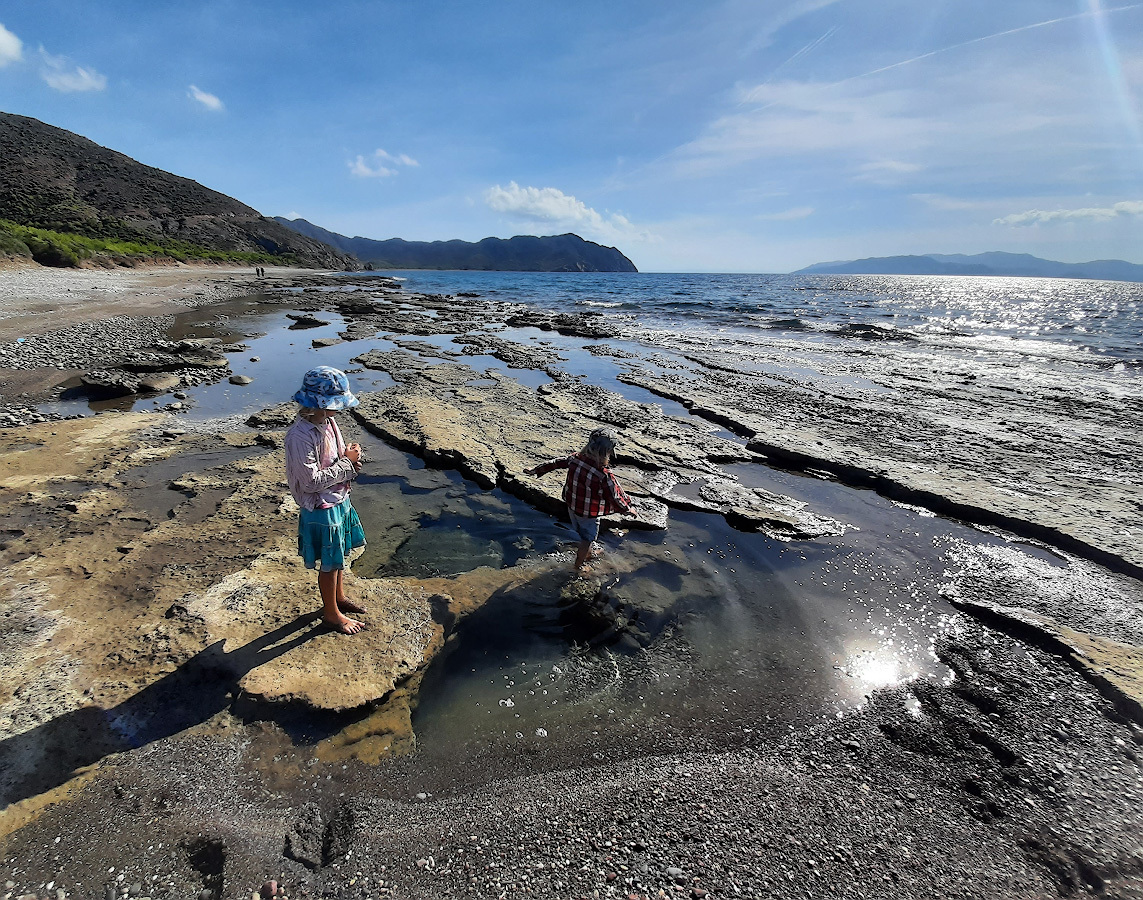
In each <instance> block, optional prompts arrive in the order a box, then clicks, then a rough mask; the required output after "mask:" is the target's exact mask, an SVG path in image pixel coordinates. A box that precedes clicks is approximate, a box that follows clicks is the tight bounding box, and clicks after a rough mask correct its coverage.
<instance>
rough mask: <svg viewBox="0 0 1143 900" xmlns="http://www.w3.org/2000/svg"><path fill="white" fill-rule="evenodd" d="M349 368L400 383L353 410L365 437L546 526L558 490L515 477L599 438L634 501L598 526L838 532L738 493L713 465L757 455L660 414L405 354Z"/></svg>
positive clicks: (558, 501)
mask: <svg viewBox="0 0 1143 900" xmlns="http://www.w3.org/2000/svg"><path fill="white" fill-rule="evenodd" d="M355 362H359V363H361V364H362V365H364V366H366V367H369V368H373V369H380V370H382V371H385V372H388V373H389V374H390V375H391V376H392V377H393V379H394V380H395V381H397V385H396V386H395V387H392V388H389V389H388V390H385V391H381V392H379V393H370V394H365V395H363V397H362V398H361V405H360V406H359V407H357V408H356V409H354V411H353V413H354V416H355V417H356V418H357V419H358V420H359V421H360V422H361V423H362V424H363V425H364V426H365V427H366V428H368V429H369V430H370V431H372V432H374V433H375V434H377V435H379V436H381V437H383V438H384V439H385V440H386V441H388V442H389V443H391V444H393V445H394V446H397V447H400V448H402V449H404V450H408V451H410V452H412V453H415V454H416V455H418V456H420V457H421V458H422V459H424V460H426V461H427V462H429V463H430V464H432V465H435V466H440V467H447V468H455V469H457V470H458V471H460V472H462V473H463V474H464V475H466V476H467V477H469V478H471V479H472V480H473V481H475V482H477V483H478V484H480V485H481V486H483V487H485V488H491V487H494V486H498V487H500V488H502V489H503V490H505V491H507V492H509V493H511V494H513V495H515V496H517V497H520V498H521V499H523V500H525V501H527V502H528V503H531V504H533V505H534V506H536V507H537V508H539V509H542V510H545V511H548V512H551V513H553V514H557V515H558V514H561V513H562V512H563V510H564V509H565V504H564V501H563V499H562V489H563V481H562V479H561V478H560V477H559V476H558V475H557V474H551V475H548V476H545V477H543V478H534V477H531V476H528V475H525V474H524V471H525V470H526V469H530V468H532V467H534V466H535V465H537V464H538V463H541V462H544V461H546V460H548V459H552V458H556V457H560V456H567V455H569V454H571V453H574V452H576V451H577V450H579V449H580V448H581V447H582V446H583V444H584V441H585V440H586V438H587V435H588V434H590V432H591V431H592V430H593V429H595V428H600V427H607V428H611V429H614V430H615V431H616V432H617V433H618V434H619V438H620V440H619V450H618V458H617V460H616V464H615V467H614V468H615V472H616V475H617V477H618V478H619V481H620V483H621V484H623V485H624V486H625V487H627V488H629V490H630V493H631V495H632V498H633V499H634V500H635V501H636V507H635V511H634V515H633V516H629V517H619V516H612V517H609V518H608V519H607V520H605V521H606V524H609V525H611V526H612V527H634V528H652V529H654V528H664V527H666V522H667V510H668V507H675V508H677V509H690V510H702V511H704V512H713V513H720V514H722V515H724V516H725V517H726V518H727V520H728V521H729V522H731V524H733V525H734V526H735V527H738V528H741V529H743V530H750V531H761V532H765V533H767V534H770V535H772V536H774V537H779V538H787V539H788V538H809V537H819V536H822V535H826V534H836V533H839V532H840V531H842V530H844V526H843V525H842V524H841V523H839V522H837V521H835V520H833V519H829V518H826V517H824V516H819V515H816V514H814V513H813V512H811V511H810V510H808V509H806V507H805V505H804V504H802V503H801V502H799V501H796V500H794V499H792V498H789V497H784V496H780V495H777V494H774V493H771V492H769V491H765V490H761V489H757V488H748V487H745V486H743V485H742V484H740V483H739V482H738V481H737V480H736V479H734V478H732V477H730V476H729V475H728V474H727V473H726V472H725V471H724V470H723V469H722V468H720V466H719V463H730V462H750V461H755V460H757V459H758V457H757V456H756V455H755V454H754V453H752V452H751V451H749V450H747V449H746V448H744V447H742V446H741V445H740V444H737V443H735V442H733V441H729V440H726V439H724V438H720V437H717V436H715V435H713V434H711V431H710V429H709V428H707V427H705V426H704V425H703V424H702V423H701V422H698V423H696V422H694V421H689V420H684V419H679V418H675V417H672V416H667V415H664V414H663V412H662V410H661V409H660V408H659V407H657V406H654V405H650V404H640V403H636V402H634V401H631V400H627V399H625V398H623V397H621V396H619V395H618V394H615V393H613V392H610V391H606V390H603V389H601V388H599V387H596V386H593V385H588V384H584V383H582V382H579V381H577V380H575V379H572V378H568V377H563V378H560V379H559V380H557V381H554V382H552V383H551V384H547V385H544V386H542V387H541V388H539V389H538V390H536V389H533V388H530V387H527V386H526V385H521V384H519V383H518V382H516V381H514V380H513V379H510V378H506V377H504V376H503V375H501V374H499V373H498V372H497V371H495V370H488V371H485V372H477V371H475V370H474V369H472V368H470V367H469V366H466V365H463V364H460V363H453V362H449V363H441V364H429V363H427V362H426V361H425V360H423V359H421V358H419V357H416V356H413V355H411V354H409V353H405V352H403V351H371V352H369V353H365V354H363V355H362V356H359V357H357V358H356V359H355ZM683 487H693V488H694V490H692V491H690V492H688V493H683V492H682V491H681V490H680V488H683Z"/></svg>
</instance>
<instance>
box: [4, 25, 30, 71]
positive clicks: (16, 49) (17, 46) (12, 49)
mask: <svg viewBox="0 0 1143 900" xmlns="http://www.w3.org/2000/svg"><path fill="white" fill-rule="evenodd" d="M23 58H24V45H23V44H22V43H21V42H20V39H19V38H18V37H16V35H14V34H12V32H10V31H9V30H8V29H7V28H5V27H4V26H3V25H0V69H2V68H4V66H6V65H8V64H9V63H14V62H19V61H20V60H21V59H23Z"/></svg>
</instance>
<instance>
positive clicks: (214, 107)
mask: <svg viewBox="0 0 1143 900" xmlns="http://www.w3.org/2000/svg"><path fill="white" fill-rule="evenodd" d="M187 96H188V97H190V98H191V99H192V100H194V101H196V102H197V103H201V104H202V105H203V106H205V107H206V108H207V109H209V110H210V111H211V112H221V111H222V109H223V108H224V107H223V104H222V101H221V100H219V99H218V97H216V96H215V95H214V94H208V93H207V92H206V91H202V90H199V89H198V87H196V86H195V85H193V84H192V85H191V86H190V87H189V88H187Z"/></svg>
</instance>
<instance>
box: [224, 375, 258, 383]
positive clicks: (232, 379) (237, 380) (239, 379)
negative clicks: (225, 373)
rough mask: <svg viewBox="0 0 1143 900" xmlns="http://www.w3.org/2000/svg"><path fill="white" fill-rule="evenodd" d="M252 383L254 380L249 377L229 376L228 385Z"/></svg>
mask: <svg viewBox="0 0 1143 900" xmlns="http://www.w3.org/2000/svg"><path fill="white" fill-rule="evenodd" d="M253 382H254V379H253V378H251V377H250V376H249V375H231V376H230V383H231V384H252V383H253Z"/></svg>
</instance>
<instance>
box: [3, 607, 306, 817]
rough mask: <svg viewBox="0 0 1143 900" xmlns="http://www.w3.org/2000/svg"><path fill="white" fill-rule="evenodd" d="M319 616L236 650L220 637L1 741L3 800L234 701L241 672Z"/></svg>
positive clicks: (300, 634)
mask: <svg viewBox="0 0 1143 900" xmlns="http://www.w3.org/2000/svg"><path fill="white" fill-rule="evenodd" d="M318 620H319V614H318V613H316V612H315V613H309V614H307V615H304V616H299V617H298V618H296V619H294V620H293V621H292V622H289V623H287V624H285V625H283V626H281V627H280V628H276V629H275V630H273V631H270V632H267V633H266V634H264V635H262V636H261V637H259V638H255V639H254V640H252V641H250V642H249V643H247V644H244V645H243V646H241V647H238V648H237V649H235V650H231V651H229V652H228V651H226V650H224V649H223V645H224V644H225V641H217V642H215V643H213V644H211V645H210V646H209V647H206V648H204V649H203V650H201V651H200V652H199V653H197V654H195V655H194V656H193V657H191V658H190V659H189V660H187V661H186V662H185V663H183V665H181V666H179V668H177V669H176V670H175V671H173V672H171V673H170V674H168V675H164V676H163V677H162V678H160V679H159V680H158V681H156V682H154V683H153V684H151V685H148V686H147V687H145V688H143V690H141V691H139V693H137V694H134V695H133V696H131V697H129V698H128V699H126V700H124V701H123V702H122V703H120V704H118V705H117V706H114V707H111V708H110V709H102V708H100V707H98V706H85V707H82V708H80V709H77V710H73V711H72V712H68V713H64V714H63V715H61V716H57V717H56V718H54V719H51V720H49V721H47V722H44V723H43V724H42V725H39V726H37V727H35V728H32V729H30V730H29V731H25V732H23V733H21V734H17V735H14V736H13V737H10V738H7V739H5V740H3V741H0V771H6V772H7V775H6V777H5V778H4V781H5V782H7V783H6V784H0V804H3V806H6V805H8V804H11V803H15V802H18V801H20V800H24V799H27V798H28V797H33V796H36V795H37V794H42V793H44V792H45V791H49V790H52V789H53V788H56V787H58V786H60V785H61V784H63V783H64V782H65V781H67V780H68V779H69V778H71V777H72V775H73V774H74V773H75V772H76V770H77V769H81V768H83V767H84V766H89V765H92V764H93V763H97V762H99V761H100V760H101V759H103V758H104V757H105V756H108V755H109V754H112V753H119V752H122V751H124V750H131V749H133V748H136V747H141V746H143V745H145V744H149V743H151V742H153V741H157V740H161V739H163V738H167V737H170V736H172V735H174V734H178V733H179V732H180V731H184V730H186V729H187V728H191V727H193V726H195V725H199V724H201V723H203V722H205V721H206V720H208V719H209V718H211V717H212V716H214V715H217V714H218V713H220V712H222V711H223V710H225V709H227V708H230V707H231V706H232V705H233V704H234V703H235V701H236V699H237V695H238V693H239V688H238V681H239V680H240V679H241V678H242V676H244V675H245V674H246V673H247V672H249V671H251V670H252V669H254V668H256V667H258V666H260V665H262V664H263V663H267V662H269V661H270V660H273V659H276V658H278V657H279V656H282V655H283V654H284V653H287V652H289V651H290V650H292V649H293V648H295V647H297V646H300V645H301V644H304V643H305V642H306V641H308V640H309V639H310V638H312V637H314V636H315V635H317V634H320V633H321V631H322V628H321V626H320V624H319V621H318ZM315 625H316V626H317V627H313V626H315ZM3 806H0V808H3Z"/></svg>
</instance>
